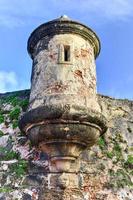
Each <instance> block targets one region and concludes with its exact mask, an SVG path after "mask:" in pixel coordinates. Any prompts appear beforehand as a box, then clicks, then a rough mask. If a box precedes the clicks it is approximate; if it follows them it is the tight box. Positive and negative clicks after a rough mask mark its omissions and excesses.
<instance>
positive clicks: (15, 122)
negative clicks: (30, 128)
mask: <svg viewBox="0 0 133 200" xmlns="http://www.w3.org/2000/svg"><path fill="white" fill-rule="evenodd" d="M12 127H13V129H15V128H17V127H18V120H13V122H12Z"/></svg>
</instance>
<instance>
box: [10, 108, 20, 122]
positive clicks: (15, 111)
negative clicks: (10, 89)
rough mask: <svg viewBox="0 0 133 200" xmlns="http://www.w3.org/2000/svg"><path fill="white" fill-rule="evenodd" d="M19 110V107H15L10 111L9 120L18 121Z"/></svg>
mask: <svg viewBox="0 0 133 200" xmlns="http://www.w3.org/2000/svg"><path fill="white" fill-rule="evenodd" d="M20 112H21V111H20V108H19V107H15V108H14V109H13V110H11V111H10V113H9V117H10V119H11V120H14V119H15V120H18V118H19V115H20Z"/></svg>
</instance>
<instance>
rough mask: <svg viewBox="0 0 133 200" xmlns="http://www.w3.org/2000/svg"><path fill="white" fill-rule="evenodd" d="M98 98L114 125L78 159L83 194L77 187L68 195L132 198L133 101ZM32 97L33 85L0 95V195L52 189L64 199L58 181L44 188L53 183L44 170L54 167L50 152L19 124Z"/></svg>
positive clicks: (5, 199) (13, 199)
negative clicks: (56, 188) (37, 145)
mask: <svg viewBox="0 0 133 200" xmlns="http://www.w3.org/2000/svg"><path fill="white" fill-rule="evenodd" d="M97 98H98V102H99V104H100V107H101V110H102V113H103V114H104V115H105V116H106V117H107V119H108V127H109V128H108V130H107V132H106V133H105V134H104V136H101V137H100V139H99V141H98V143H97V144H96V145H94V146H93V147H91V149H88V150H86V151H84V152H83V153H82V154H81V156H80V158H79V159H78V160H77V163H78V165H79V172H80V176H79V177H80V178H79V179H78V180H76V182H77V181H78V182H79V185H80V186H81V190H82V195H81V193H80V194H79V195H78V191H77V190H76V188H75V189H72V190H71V189H68V190H65V191H64V193H63V195H64V198H66V199H67V194H68V193H69V194H70V193H71V199H74V195H75V196H76V197H77V200H83V199H84V200H132V199H133V192H132V191H133V190H132V189H133V156H132V152H133V101H129V100H121V99H113V98H109V97H105V96H102V95H97ZM28 99H29V91H28V90H27V91H20V92H14V93H7V94H5V95H0V200H21V199H23V200H30V199H33V200H35V199H40V200H41V199H46V198H47V199H48V198H49V199H51V197H50V195H51V193H54V194H52V196H54V197H55V199H60V196H62V195H60V193H61V192H62V191H61V190H59V191H53V190H52V185H50V184H54V181H53V183H50V184H49V185H48V186H49V188H47V189H46V187H45V184H46V183H47V182H48V183H49V177H48V176H46V174H45V172H46V171H48V170H49V160H48V155H47V154H45V153H42V152H41V151H40V149H35V148H33V147H32V146H31V144H30V141H29V140H28V139H27V137H26V136H24V135H23V134H22V133H21V132H20V130H19V128H18V118H19V116H20V115H21V114H22V113H24V112H25V111H26V108H27V105H28ZM71 180H72V179H71ZM66 181H67V180H66ZM73 181H75V180H74V176H73ZM55 182H56V177H55ZM56 184H57V183H56ZM67 184H71V183H67ZM62 187H63V183H62ZM50 191H51V192H50ZM42 193H43V195H42Z"/></svg>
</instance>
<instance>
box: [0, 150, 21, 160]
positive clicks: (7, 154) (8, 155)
mask: <svg viewBox="0 0 133 200" xmlns="http://www.w3.org/2000/svg"><path fill="white" fill-rule="evenodd" d="M0 152H1V153H4V160H12V159H18V157H19V155H18V153H16V152H15V151H9V150H7V148H6V147H0ZM1 160H3V158H0V161H1Z"/></svg>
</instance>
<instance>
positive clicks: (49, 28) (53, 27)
mask: <svg viewBox="0 0 133 200" xmlns="http://www.w3.org/2000/svg"><path fill="white" fill-rule="evenodd" d="M64 33H71V34H78V35H80V36H81V37H83V38H84V39H86V40H88V41H89V42H90V44H91V45H92V46H93V48H94V54H95V58H96V57H97V56H98V55H99V53H100V41H99V38H98V36H97V35H96V33H95V32H94V31H92V30H91V29H90V28H89V27H87V26H86V25H84V24H82V23H80V22H77V21H73V20H71V19H70V18H69V17H68V16H67V15H63V16H61V17H59V18H57V19H54V20H52V21H49V22H46V23H44V24H42V25H40V26H39V27H37V28H36V29H35V30H34V31H33V32H32V33H31V35H30V37H29V40H28V46H27V49H28V52H29V54H30V55H31V57H32V53H33V52H34V47H35V45H36V44H37V43H38V41H39V40H41V39H42V38H43V37H45V36H48V37H51V36H54V35H56V34H64Z"/></svg>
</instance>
